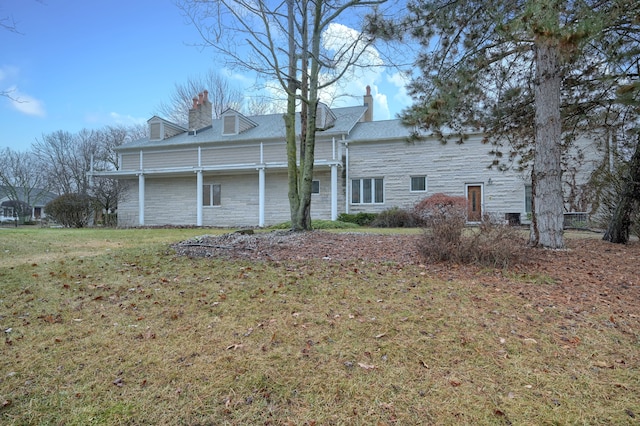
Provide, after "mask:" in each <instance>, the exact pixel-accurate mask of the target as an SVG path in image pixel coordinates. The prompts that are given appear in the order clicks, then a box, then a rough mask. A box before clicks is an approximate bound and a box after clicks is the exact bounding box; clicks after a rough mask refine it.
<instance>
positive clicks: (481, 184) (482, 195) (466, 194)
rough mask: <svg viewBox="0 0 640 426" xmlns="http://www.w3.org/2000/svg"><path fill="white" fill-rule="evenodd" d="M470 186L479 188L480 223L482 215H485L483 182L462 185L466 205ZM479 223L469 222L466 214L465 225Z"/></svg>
mask: <svg viewBox="0 0 640 426" xmlns="http://www.w3.org/2000/svg"><path fill="white" fill-rule="evenodd" d="M470 186H479V187H480V221H482V215H484V213H485V208H484V182H468V183H465V184H464V198H466V200H467V203H468V202H469V187H470ZM480 221H470V220H469V212H467V223H480Z"/></svg>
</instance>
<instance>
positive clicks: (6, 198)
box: [0, 186, 57, 222]
mask: <svg viewBox="0 0 640 426" xmlns="http://www.w3.org/2000/svg"><path fill="white" fill-rule="evenodd" d="M56 197H57V195H56V194H54V193H52V192H49V191H47V190H46V189H42V188H28V189H25V188H13V187H9V186H0V218H2V219H0V222H3V221H9V220H15V216H16V214H17V213H18V212H17V210H18V209H17V208H16V203H24V208H25V209H26V210H28V216H26V217H25V220H30V221H37V220H40V219H43V218H44V217H45V216H46V214H45V213H44V206H45V205H47V203H48V202H50V201H51V200H53V199H54V198H56Z"/></svg>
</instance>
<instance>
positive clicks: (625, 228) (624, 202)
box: [602, 140, 640, 244]
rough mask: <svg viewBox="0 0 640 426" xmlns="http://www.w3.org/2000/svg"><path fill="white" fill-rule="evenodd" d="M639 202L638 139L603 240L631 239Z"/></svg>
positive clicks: (639, 159) (639, 153)
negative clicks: (633, 221)
mask: <svg viewBox="0 0 640 426" xmlns="http://www.w3.org/2000/svg"><path fill="white" fill-rule="evenodd" d="M638 202H640V140H638V142H637V144H636V150H635V152H634V153H633V157H631V162H630V163H629V172H628V174H627V176H626V179H625V180H624V183H623V187H622V193H621V194H620V200H619V201H618V205H617V206H616V209H615V211H614V212H613V217H612V218H611V221H610V222H609V227H608V228H607V232H605V234H604V237H603V238H602V239H603V240H605V241H609V242H612V243H617V244H626V243H627V242H628V241H629V228H630V227H631V212H632V211H633V208H634V206H635V205H636V203H638Z"/></svg>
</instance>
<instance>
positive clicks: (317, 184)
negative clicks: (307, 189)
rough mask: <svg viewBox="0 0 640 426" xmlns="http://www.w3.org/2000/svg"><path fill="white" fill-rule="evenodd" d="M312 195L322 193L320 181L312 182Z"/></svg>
mask: <svg viewBox="0 0 640 426" xmlns="http://www.w3.org/2000/svg"><path fill="white" fill-rule="evenodd" d="M311 193H312V194H319V193H320V181H319V180H314V181H311Z"/></svg>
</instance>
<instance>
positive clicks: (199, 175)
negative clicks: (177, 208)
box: [196, 170, 202, 226]
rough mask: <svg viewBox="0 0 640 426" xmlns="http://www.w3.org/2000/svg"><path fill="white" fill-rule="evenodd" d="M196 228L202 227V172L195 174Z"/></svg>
mask: <svg viewBox="0 0 640 426" xmlns="http://www.w3.org/2000/svg"><path fill="white" fill-rule="evenodd" d="M196 226H202V170H198V171H197V172H196Z"/></svg>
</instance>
